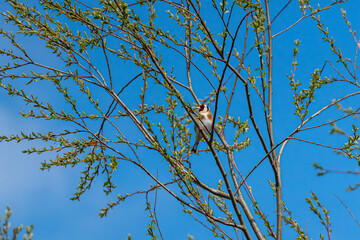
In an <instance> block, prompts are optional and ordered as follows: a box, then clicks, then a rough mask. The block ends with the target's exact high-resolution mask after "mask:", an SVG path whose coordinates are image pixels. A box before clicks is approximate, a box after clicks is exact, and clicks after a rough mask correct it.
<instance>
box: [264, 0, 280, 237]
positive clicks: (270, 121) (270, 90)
mask: <svg viewBox="0 0 360 240" xmlns="http://www.w3.org/2000/svg"><path fill="white" fill-rule="evenodd" d="M265 8H266V21H267V34H268V42H269V47H268V51H267V56H268V57H267V58H268V116H267V119H268V128H269V129H268V133H269V139H270V148H271V149H272V148H274V129H273V109H272V106H273V99H272V97H273V88H272V87H273V82H272V65H273V56H272V33H271V20H270V9H269V0H265ZM272 158H273V164H274V165H275V168H276V169H275V184H276V222H277V228H276V236H277V240H281V239H282V221H283V220H282V216H283V214H282V186H281V168H280V159H279V160H278V159H277V158H276V150H274V151H272Z"/></svg>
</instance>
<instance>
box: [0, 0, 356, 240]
mask: <svg viewBox="0 0 360 240" xmlns="http://www.w3.org/2000/svg"><path fill="white" fill-rule="evenodd" d="M6 2H7V4H9V5H11V7H12V9H13V10H12V11H9V12H3V13H1V14H2V16H3V17H4V19H5V21H6V23H7V24H10V23H11V24H14V25H15V26H16V28H17V29H18V30H17V32H16V34H13V33H11V32H10V31H7V30H1V32H0V33H1V34H2V36H3V37H4V38H7V39H8V41H9V42H10V43H11V44H12V48H11V49H5V50H0V54H1V55H2V56H3V57H8V58H9V59H10V60H9V63H8V64H5V65H3V66H2V68H1V70H0V74H1V75H0V76H1V87H2V88H3V89H5V90H6V91H7V92H8V94H9V95H12V96H17V97H20V98H21V99H22V100H23V101H24V102H25V103H26V104H27V105H28V106H30V109H29V110H28V111H22V112H20V114H21V115H22V116H23V117H25V118H30V119H33V118H35V119H39V120H40V121H41V120H54V121H58V122H65V124H64V125H61V124H59V127H58V128H57V129H54V131H52V132H46V133H44V132H42V133H40V132H36V133H34V132H32V133H31V132H28V131H23V132H21V134H18V135H11V136H2V137H1V140H2V141H18V142H19V141H23V140H31V141H32V140H38V141H41V142H42V143H43V144H44V145H43V147H41V148H36V147H33V148H30V149H28V150H25V151H24V152H25V153H28V154H33V153H39V154H40V153H47V152H54V153H55V154H54V157H53V158H52V159H50V160H48V161H45V162H43V163H42V169H44V170H45V169H50V168H52V167H54V166H65V167H66V166H75V165H84V166H85V169H84V171H82V177H81V179H80V182H79V186H78V188H77V191H76V193H75V194H74V196H73V198H72V199H73V200H79V199H80V197H81V196H82V195H83V194H84V193H85V192H86V191H87V190H88V189H90V188H91V186H92V184H93V182H94V180H95V179H96V178H97V177H98V176H99V175H104V176H105V177H106V180H105V181H104V192H105V193H106V194H110V193H112V192H113V191H114V188H115V187H116V185H117V184H116V183H115V182H114V181H113V180H112V178H113V177H114V175H116V174H117V170H118V169H119V168H120V167H121V168H123V167H126V166H127V165H126V164H124V163H130V164H131V165H134V166H136V167H137V168H139V169H140V170H141V171H142V173H143V174H144V175H147V176H148V177H149V178H150V179H151V180H152V181H153V184H151V186H150V187H149V188H148V189H146V190H138V189H137V190H134V193H131V194H125V195H124V194H123V195H119V196H118V197H117V199H116V200H115V201H111V203H109V204H108V205H107V206H106V207H105V208H103V209H102V210H101V213H100V216H101V217H103V216H106V215H107V214H108V212H109V210H110V209H112V208H114V207H115V206H117V205H119V204H120V203H121V202H123V201H125V200H128V197H129V196H134V195H140V194H145V195H146V203H147V210H148V211H149V215H150V218H151V223H150V224H149V225H148V235H150V236H151V237H152V238H153V239H156V238H157V237H160V238H162V239H165V238H166V237H165V236H162V233H161V230H160V225H159V224H158V220H157V216H156V208H155V206H156V198H157V192H158V191H160V190H161V191H165V192H167V193H168V194H169V195H171V196H172V197H173V198H175V199H176V200H177V201H178V202H179V204H181V205H182V206H183V210H184V212H185V213H187V214H190V215H191V216H193V218H194V220H195V221H197V222H199V223H200V224H201V225H203V226H204V227H205V229H208V230H209V231H211V232H212V233H213V234H214V236H216V237H220V238H224V239H235V238H240V236H244V237H245V238H246V239H252V238H257V239H265V236H266V235H268V236H270V238H274V239H278V240H280V239H283V237H282V233H283V228H284V227H283V223H285V224H288V225H289V226H290V227H292V228H294V230H295V231H296V233H297V236H298V238H299V239H309V237H308V234H307V232H306V231H305V230H303V228H301V227H300V226H299V224H298V223H297V222H296V220H295V219H294V218H293V217H292V214H291V211H290V210H289V209H288V207H287V206H286V205H285V203H284V201H285V202H286V196H283V185H284V183H282V176H281V173H282V166H281V163H282V162H283V161H284V159H283V153H284V150H285V149H286V146H287V144H288V143H289V142H290V141H294V142H297V143H298V142H306V143H310V144H312V145H316V146H321V147H326V148H330V149H333V150H336V151H338V152H341V153H343V154H344V155H345V156H346V157H347V158H349V159H354V160H356V162H357V163H358V162H359V161H360V160H359V155H358V154H357V153H356V151H357V140H358V138H359V135H358V134H357V130H358V128H357V127H356V125H353V128H352V130H351V133H349V134H347V135H346V138H347V139H346V140H345V144H344V145H343V146H339V145H338V144H336V142H335V143H330V144H327V143H321V142H318V140H319V139H318V138H317V136H316V135H314V134H310V135H309V134H308V133H307V132H310V131H314V133H318V132H317V131H318V129H322V128H326V127H329V126H331V125H333V130H334V129H335V127H336V126H335V125H334V124H335V123H336V122H339V121H340V120H344V119H349V118H348V117H350V116H356V114H357V113H358V110H359V108H357V107H355V108H356V110H352V111H345V115H344V116H341V117H337V116H338V114H339V112H338V111H337V110H336V106H340V105H339V104H340V103H342V102H343V101H345V100H348V99H356V97H357V95H359V94H360V91H358V87H359V84H358V82H357V72H358V65H357V63H356V56H357V46H358V45H357V44H358V41H357V39H356V36H355V31H353V30H352V28H351V24H350V22H349V21H348V20H347V17H346V12H345V11H344V10H343V11H342V16H343V19H344V20H345V23H347V24H348V26H347V27H348V29H350V34H351V35H352V36H353V37H354V40H353V41H355V43H356V46H355V50H356V56H355V59H354V60H351V59H350V58H349V57H347V56H346V57H345V56H344V55H343V54H342V51H341V50H340V47H338V46H337V45H336V44H335V41H334V40H333V38H332V37H331V35H330V33H329V30H328V29H327V28H326V27H325V25H324V23H323V20H322V18H320V14H322V13H324V14H325V13H326V12H327V11H331V10H332V9H333V8H335V9H338V5H341V4H343V3H344V2H345V1H343V0H335V1H328V3H327V4H324V3H323V2H320V3H321V5H317V3H310V2H309V1H305V0H301V1H300V0H299V1H298V7H299V9H300V12H301V17H300V18H299V19H297V20H295V21H294V22H293V23H290V24H289V23H288V22H286V23H287V24H286V27H284V28H283V29H282V30H280V31H278V32H277V33H274V32H273V29H274V28H275V27H276V29H277V30H279V29H278V27H277V26H276V25H275V23H276V19H277V18H278V17H279V16H280V15H281V14H282V13H283V11H286V10H287V7H288V5H289V4H290V3H291V2H292V1H291V0H290V1H288V2H285V3H284V5H283V7H282V8H281V9H278V10H276V9H272V8H271V7H272V5H271V3H269V1H268V0H264V1H250V0H235V1H211V2H210V1H209V2H205V1H203V2H200V1H192V0H187V1H178V2H177V1H167V0H158V1H148V0H145V1H120V0H114V1H108V0H100V1H98V2H95V1H94V2H91V3H87V2H85V1H83V2H82V1H77V0H76V1H70V0H64V1H61V2H56V1H52V0H42V1H40V2H39V3H40V4H39V5H38V7H37V8H35V7H29V6H27V5H26V4H23V3H19V2H18V1H12V0H9V1H6ZM315 6H316V7H315ZM331 14H332V15H330V17H331V16H333V15H334V14H335V13H331ZM325 16H329V15H325ZM289 18H290V19H291V17H289ZM308 20H312V24H313V25H314V26H316V27H317V28H318V30H319V31H320V33H321V34H322V38H323V39H324V41H325V42H326V44H327V45H328V49H329V51H328V53H327V55H325V56H324V60H322V62H321V63H320V65H319V66H318V65H317V64H319V63H314V64H313V65H312V66H311V67H312V69H313V71H312V72H311V73H310V74H307V75H306V74H303V73H301V74H298V71H297V69H298V64H299V63H298V58H299V52H301V44H300V43H301V41H300V40H296V39H293V40H291V41H292V42H294V45H293V47H292V48H293V51H292V56H293V61H292V63H291V62H290V63H288V62H286V63H282V61H281V60H282V59H281V56H282V54H283V53H282V52H281V51H280V50H281V49H277V51H275V50H274V43H273V41H274V40H275V39H276V38H277V37H281V36H284V35H286V34H288V33H289V32H290V31H293V29H295V28H297V29H298V28H299V25H300V24H301V23H302V22H304V21H308ZM289 22H290V20H289ZM23 36H25V37H29V38H37V39H39V40H42V41H43V42H44V43H45V44H46V47H47V48H48V49H50V50H51V54H52V55H53V56H56V57H57V60H58V61H59V62H61V64H60V63H59V62H58V63H57V64H53V63H51V64H48V63H46V62H42V61H39V57H38V56H36V54H34V52H32V50H31V49H28V48H24V47H22V44H21V41H23V40H24V39H23ZM299 38H301V36H299ZM294 40H295V41H294ZM309 58H310V57H308V58H307V59H306V61H311V59H309ZM274 59H276V62H275V61H274ZM279 62H280V63H281V64H288V65H291V66H292V71H291V73H288V74H287V80H286V81H285V80H284V79H285V78H284V76H285V74H286V73H284V72H281V78H279V76H280V74H276V75H275V70H276V71H278V68H279V67H277V66H275V64H279ZM315 65H316V66H315ZM298 75H300V77H298ZM309 75H310V78H309V77H308V76H309ZM280 79H281V80H280ZM287 87H288V88H287ZM324 88H325V90H324ZM37 89H46V92H37V91H36V90H37ZM332 89H335V90H334V91H336V93H334V91H333V90H332ZM54 90H56V94H57V96H62V98H63V100H62V101H64V102H65V103H66V104H60V105H59V104H56V99H55V97H54V96H49V95H48V92H52V91H54ZM284 91H287V92H290V91H291V95H292V98H293V99H292V105H293V109H292V110H291V112H282V113H277V118H274V116H275V115H276V111H280V109H281V104H284V106H288V104H289V101H290V99H289V98H288V97H284ZM31 92H32V93H31ZM329 93H331V94H332V95H330V99H326V100H327V102H326V103H323V101H322V100H320V101H319V103H318V102H315V99H317V98H320V99H322V98H323V97H324V96H326V97H329V96H328V94H329ZM331 98H336V99H335V100H333V101H329V100H331ZM282 99H286V100H285V101H281V100H282ZM203 103H206V104H208V105H210V107H211V110H212V113H213V116H214V119H215V121H214V124H213V126H212V129H211V131H207V130H206V129H204V128H201V126H202V122H201V121H199V119H198V117H197V111H196V107H197V106H198V105H200V104H203ZM275 103H276V104H275ZM279 103H281V104H279ZM285 104H286V105H285ZM240 105H241V106H240ZM351 105H356V102H355V101H352V102H351ZM328 112H330V113H331V115H330V116H331V118H332V120H328V119H326V116H328V115H326V114H327V113H328ZM294 114H295V117H294ZM323 115H324V117H321V116H323ZM273 119H274V120H273ZM289 119H290V120H289ZM318 119H320V120H318ZM355 120H356V119H355ZM289 121H290V122H291V128H292V131H290V132H289V133H287V134H286V136H284V137H279V136H280V135H284V134H280V132H281V130H282V126H283V125H284V124H287V123H288V122H289ZM351 123H352V122H351ZM351 123H350V125H351ZM193 124H194V125H196V126H197V127H200V129H202V130H201V134H202V135H203V136H204V141H205V144H204V143H203V144H200V146H199V148H200V151H199V153H191V151H190V149H191V145H192V144H193V141H194V137H191V136H192V132H193V131H192V127H193V126H192V125H193ZM346 124H348V122H346ZM343 127H344V128H347V125H344V126H343ZM60 128H63V129H60ZM336 129H337V128H336ZM334 131H335V130H334ZM277 134H279V135H277ZM309 136H310V137H311V139H310V140H308V139H305V138H306V137H309ZM250 139H251V140H250ZM298 144H299V143H298ZM260 151H261V154H260ZM244 152H245V153H244ZM202 157H205V158H207V161H208V162H209V164H213V163H215V164H214V167H216V170H217V172H216V174H214V175H212V176H206V175H204V174H203V173H201V172H200V170H201V169H199V168H195V167H194V161H196V159H199V158H202ZM245 157H246V158H248V159H255V160H252V161H248V162H247V163H246V161H243V160H242V159H244V158H245ZM240 160H241V164H242V165H241V166H240V164H239V162H240ZM266 162H267V163H266ZM266 164H267V168H268V171H267V172H266V175H265V176H262V177H263V178H264V179H268V180H269V185H262V186H257V187H256V188H252V187H251V186H250V185H249V184H248V183H247V180H248V178H249V176H251V175H252V174H254V172H256V171H257V170H258V167H259V166H260V165H261V166H263V165H266ZM244 165H246V169H249V170H248V171H247V172H246V171H245V170H243V169H244V168H245V166H244ZM165 167H166V168H167V169H165ZM315 167H316V168H317V169H320V170H324V168H323V167H321V166H320V165H319V164H315ZM215 182H217V184H215ZM285 184H286V183H285ZM271 187H272V189H273V194H274V195H275V204H274V206H275V209H276V213H275V214H274V215H270V217H268V215H267V214H273V213H272V211H271V209H263V207H262V206H263V203H262V202H258V201H257V200H256V199H255V197H254V195H256V194H254V192H257V193H261V192H264V191H267V190H266V189H269V188H271ZM149 194H153V195H154V196H155V201H154V202H151V201H150V200H149V199H148V195H149ZM267 194H268V193H267ZM270 197H271V194H268V198H270ZM306 201H307V202H308V203H309V206H310V210H311V211H312V212H314V213H315V214H316V215H317V216H318V217H319V218H320V222H321V224H322V225H323V226H324V227H325V229H326V234H327V236H328V239H330V237H331V231H332V229H331V223H330V220H329V215H328V210H326V208H325V207H324V206H323V205H322V204H321V203H320V200H319V198H318V197H317V195H316V194H315V193H312V194H311V198H307V200H306ZM265 212H266V214H265ZM257 218H259V219H257ZM322 238H323V237H322Z"/></svg>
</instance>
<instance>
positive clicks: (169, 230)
mask: <svg viewBox="0 0 360 240" xmlns="http://www.w3.org/2000/svg"><path fill="white" fill-rule="evenodd" d="M27 2H31V1H27ZM287 2H288V1H287V0H286V1H284V0H281V1H280V0H279V1H270V4H271V5H272V9H273V11H272V12H271V15H272V16H274V15H275V14H276V13H277V12H278V11H279V10H280V9H281V8H282V7H283V6H284V5H285V4H286V3H287ZM322 2H326V3H328V2H330V1H322ZM297 4H298V3H297V1H295V0H293V1H292V3H291V4H290V5H289V7H288V8H287V9H286V10H285V11H284V12H283V13H282V14H281V15H280V16H279V17H278V19H277V20H276V21H275V22H274V24H273V29H272V30H273V33H277V32H279V31H280V30H282V29H284V28H285V27H286V26H289V25H290V24H292V23H294V22H295V21H296V20H297V19H298V18H299V17H301V13H300V11H299V10H298V7H297ZM324 5H325V3H324ZM3 6H5V3H4V2H2V4H1V7H0V9H1V11H5V10H8V9H9V8H8V7H7V6H6V7H5V8H4V7H3ZM340 8H344V9H345V10H346V11H347V16H348V19H349V20H350V21H351V22H352V27H353V29H355V30H356V29H360V15H359V14H358V10H359V9H360V2H359V1H356V0H353V1H349V2H348V3H345V4H343V5H342V6H341V7H334V8H333V9H331V10H330V11H329V12H328V13H324V14H321V16H323V17H322V19H323V20H324V23H325V24H326V25H327V26H328V27H329V32H330V35H331V36H334V38H335V39H336V40H337V43H338V45H339V46H340V47H341V49H342V51H343V53H344V55H346V56H347V57H349V58H351V59H354V57H355V49H356V48H355V43H354V40H353V39H352V36H351V35H350V34H349V32H348V28H347V26H346V24H345V23H344V21H343V20H342V18H341V12H340ZM2 25H3V24H2ZM4 28H5V29H11V28H12V27H11V26H4ZM321 37H322V35H321V34H320V32H319V31H318V30H317V29H316V26H315V24H314V22H313V21H312V20H311V19H310V18H308V19H306V20H305V21H304V22H303V23H301V24H299V25H298V26H296V27H295V28H294V29H292V30H290V31H288V32H287V33H285V34H283V35H280V36H278V37H276V38H275V39H274V51H273V52H274V89H275V91H274V106H275V107H274V125H275V129H276V130H275V138H276V141H279V140H282V138H283V137H285V136H287V134H289V133H290V132H291V131H292V130H293V129H294V128H295V127H296V126H297V125H298V121H297V120H296V118H295V117H294V115H293V112H294V109H293V107H292V106H291V105H290V104H289V102H290V101H291V100H292V92H291V91H290V88H289V86H288V85H287V83H288V79H287V78H286V74H290V71H291V70H292V67H291V65H290V63H291V62H292V49H293V47H294V43H293V42H294V40H295V39H299V40H300V41H301V46H300V48H299V49H300V53H299V56H298V62H299V69H298V72H297V77H298V79H300V80H302V81H304V82H306V80H308V79H309V77H310V73H311V72H313V71H314V69H316V68H321V67H322V65H323V63H324V60H325V59H331V60H334V59H335V58H334V56H333V55H332V54H330V51H329V48H328V47H327V45H326V44H324V43H323V41H322V39H321ZM23 43H24V46H26V47H28V48H30V49H31V51H32V52H33V53H34V52H36V54H37V57H38V59H39V60H41V61H46V62H47V63H52V62H53V64H54V65H57V66H61V65H59V63H58V62H57V61H56V59H55V58H54V57H49V54H48V53H49V51H47V50H45V48H44V44H43V43H42V42H40V41H38V40H35V39H34V38H28V39H27V40H26V41H23ZM0 46H1V48H2V49H3V48H6V47H7V46H9V45H8V42H6V41H5V40H4V39H0ZM99 61H100V60H99ZM168 61H170V63H171V64H173V65H175V66H176V65H177V64H178V62H177V61H178V60H177V59H176V58H171V57H169V59H168ZM171 61H172V62H171ZM6 62H7V60H6V59H4V58H3V57H1V58H0V63H1V64H4V63H6ZM248 63H249V62H248ZM130 70H131V69H130ZM33 90H34V89H33ZM349 90H350V89H344V88H335V90H334V86H331V87H325V88H324V89H321V90H320V91H319V93H320V95H319V96H318V98H316V104H317V105H316V106H317V107H316V108H313V109H311V111H313V112H314V111H316V110H318V109H319V108H320V107H321V106H324V105H326V104H328V103H329V102H330V101H331V100H332V99H334V98H336V97H339V96H341V95H342V94H343V93H345V92H348V91H349ZM35 91H38V92H41V93H42V94H43V96H45V97H47V98H52V100H53V101H54V102H55V103H56V104H59V105H61V104H62V100H61V98H59V97H56V96H53V95H52V94H54V93H55V92H53V91H49V92H48V90H46V92H44V91H45V88H39V89H35ZM150 97H153V98H154V99H155V98H156V96H150ZM128 100H129V102H130V101H131V100H132V99H128ZM358 100H359V99H353V100H352V101H347V102H344V105H345V106H353V107H354V108H355V107H356V106H358V102H359V101H358ZM210 107H211V106H210ZM238 107H239V109H237V111H238V112H239V116H240V117H241V119H242V120H245V119H247V118H248V114H247V109H246V107H245V106H244V107H242V106H241V104H239V106H238ZM23 109H27V107H25V106H24V105H23V103H22V101H21V100H20V99H16V98H13V97H11V98H10V97H9V96H8V95H7V94H6V92H5V91H3V90H0V125H1V126H2V127H1V128H0V135H10V134H13V133H19V131H20V130H23V131H25V132H26V131H28V132H31V131H34V132H38V131H39V132H49V131H53V129H54V128H56V127H61V128H63V127H64V126H62V125H61V126H59V125H58V124H59V123H55V122H42V121H37V120H31V119H23V118H21V116H19V114H18V112H19V110H23ZM256 110H258V111H261V109H260V108H259V109H256ZM340 115H341V114H340V113H339V114H338V116H340ZM333 118H334V117H333V116H331V115H324V117H323V118H320V119H318V120H316V121H315V122H314V123H313V124H314V125H315V124H316V122H321V121H327V120H331V119H333ZM344 123H348V122H344ZM191 129H192V126H191ZM347 129H348V127H347ZM329 130H330V128H323V129H320V130H316V131H312V132H309V133H303V134H302V135H300V136H301V137H303V138H305V139H315V140H317V141H318V142H321V143H332V144H334V145H337V146H341V144H342V143H343V141H344V138H339V139H337V138H336V137H334V136H330V135H329V134H328V132H329ZM132 131H133V130H132V128H129V129H128V132H127V133H128V134H132ZM133 132H134V133H133V134H134V136H136V135H135V134H137V133H136V132H135V131H133ZM300 136H299V137H300ZM34 144H35V146H41V143H29V142H23V143H19V144H16V143H5V142H4V143H1V144H0V152H1V155H0V164H1V168H0V213H1V214H0V215H2V216H3V215H4V214H3V212H4V210H5V208H6V206H7V205H10V207H11V208H12V210H13V212H14V215H13V217H12V220H11V222H12V225H13V226H17V225H19V224H24V225H30V224H33V225H34V226H35V228H34V231H33V232H34V235H35V236H34V239H39V240H63V239H88V240H92V239H94V240H95V239H110V240H112V239H126V237H127V235H128V234H129V233H131V234H132V236H133V239H146V238H148V237H145V235H146V227H145V225H148V224H149V223H150V219H149V218H148V212H147V211H145V208H146V205H145V196H144V195H138V196H135V197H132V198H129V199H128V200H127V201H125V202H123V203H122V204H120V205H119V206H118V207H116V208H115V209H113V210H111V212H110V213H109V215H108V217H106V218H102V219H100V217H99V216H98V213H99V211H100V209H101V208H103V207H105V205H106V204H107V203H108V202H109V200H111V199H112V200H115V199H116V196H117V194H118V193H121V194H125V193H132V192H135V191H136V190H145V189H146V187H147V186H149V184H154V183H153V182H151V181H149V179H148V178H146V177H143V176H142V175H141V173H140V171H139V170H137V169H136V168H134V167H132V166H130V165H129V164H122V165H121V167H120V168H119V169H118V170H117V173H116V174H115V178H114V181H116V183H117V186H118V187H117V189H116V190H115V191H114V194H112V195H110V196H105V194H104V193H103V192H102V183H103V180H104V179H105V178H104V177H99V178H98V179H97V180H96V182H95V184H94V185H93V187H92V189H91V190H90V191H88V192H87V193H86V194H85V195H84V196H83V197H82V198H81V201H80V202H78V201H71V200H69V198H71V197H72V195H73V193H74V192H75V189H76V187H77V184H78V181H79V178H80V174H79V173H80V171H82V170H83V167H82V166H76V167H74V168H69V167H68V168H59V167H58V168H52V169H51V170H50V171H41V170H40V169H39V168H40V166H41V162H42V161H43V160H44V159H47V158H48V157H50V156H53V155H46V154H44V155H30V156H28V155H25V154H22V153H21V150H23V149H26V148H28V147H30V146H34ZM258 146H259V145H258V142H256V140H254V142H253V144H252V146H251V147H250V148H248V149H246V150H244V151H242V152H241V153H239V154H238V155H236V158H237V163H238V166H239V167H240V170H241V172H242V173H243V174H246V173H247V172H248V171H249V170H250V169H251V168H252V167H253V166H254V164H256V163H257V161H258V160H259V159H261V157H262V154H263V153H262V152H261V151H258V152H259V153H258V154H257V155H256V154H255V155H254V154H253V153H254V151H255V152H256V151H257V149H259V147H258ZM199 147H204V143H202V144H200V146H199ZM143 157H144V161H148V160H151V159H152V158H154V156H149V157H147V158H146V156H143ZM192 158H193V159H192V161H193V165H192V167H193V169H194V172H195V173H196V174H198V175H199V176H201V178H202V179H206V180H207V181H208V182H211V183H212V184H213V186H215V184H216V182H217V180H218V179H216V178H212V176H215V175H217V174H218V173H215V172H216V171H217V170H216V165H215V163H214V162H210V163H209V159H207V158H206V157H204V156H193V157H192ZM211 161H212V160H211ZM313 162H319V163H321V164H322V165H324V166H326V167H328V168H329V169H337V170H347V169H352V170H354V169H356V168H357V164H356V163H355V161H353V160H351V161H349V160H347V159H345V158H342V157H340V156H338V155H336V154H334V153H333V152H332V151H331V150H328V149H324V148H320V147H314V146H312V145H309V144H306V143H299V142H294V141H293V142H290V143H289V144H288V145H287V148H286V150H285V152H284V156H283V162H282V169H283V175H282V178H283V195H284V201H285V203H286V205H287V206H288V207H289V208H290V209H292V210H293V214H294V218H295V219H297V220H298V222H299V223H300V224H301V226H302V227H303V228H307V226H308V233H309V235H310V237H312V238H313V239H317V238H319V234H320V233H322V234H325V231H324V229H323V228H322V227H321V226H320V224H319V223H318V220H317V218H316V216H315V215H313V214H311V213H310V212H309V211H308V205H307V204H306V202H305V200H304V198H305V197H310V193H311V191H314V192H315V193H316V194H317V196H318V197H319V198H320V200H321V202H322V203H323V204H324V205H325V207H326V208H327V209H329V210H330V216H331V221H332V227H333V234H332V235H333V238H332V239H358V236H360V227H359V226H358V225H356V223H355V221H353V219H352V218H351V216H350V215H349V213H348V212H347V211H346V209H345V208H344V207H343V206H342V205H341V204H340V203H339V201H338V200H337V199H336V198H335V197H334V195H333V193H335V194H337V195H338V196H339V197H340V198H341V199H342V200H343V201H344V203H346V205H347V206H348V207H349V208H350V209H351V211H352V212H353V214H354V215H355V216H357V217H358V219H360V205H359V204H358V202H359V197H360V192H359V191H353V192H345V191H344V189H345V188H346V187H347V186H348V185H349V184H353V183H355V182H357V181H358V182H360V181H359V178H356V177H353V176H348V175H333V174H329V175H327V176H324V177H317V176H316V172H315V170H314V169H313V167H312V163H313ZM156 164H158V165H157V166H156V167H158V168H159V169H160V171H161V170H164V171H166V169H167V167H166V163H165V162H164V161H161V160H159V159H158V160H157V161H156ZM268 176H271V175H270V167H269V165H268V163H264V164H262V165H261V166H260V167H259V168H258V169H257V170H256V171H255V172H254V174H252V175H251V177H250V178H249V180H248V184H249V185H251V186H252V188H253V190H254V194H255V197H256V199H257V201H258V202H259V204H260V206H261V208H262V209H263V210H264V211H265V213H267V214H268V215H275V214H274V212H275V207H274V206H275V198H274V197H272V196H271V189H270V187H267V179H268V178H270V179H272V177H268ZM134 179H136V181H134ZM265 186H266V187H265ZM256 189H262V190H261V191H256ZM264 189H265V190H264ZM150 198H154V195H150ZM157 214H158V220H159V223H160V227H161V230H162V234H163V236H164V238H165V239H174V240H177V239H179V240H180V239H187V234H190V235H193V236H194V238H195V239H196V240H202V239H212V235H211V234H210V232H208V231H207V230H205V229H203V227H202V226H201V225H200V224H199V223H197V222H195V221H194V220H193V218H192V217H191V216H189V215H187V214H184V213H182V207H181V206H180V205H179V204H178V202H177V201H175V200H174V199H173V198H171V197H170V196H169V195H168V194H167V193H165V192H164V191H159V192H158V201H157ZM269 220H270V221H271V223H273V224H275V222H276V221H275V219H274V218H270V219H269ZM259 222H260V221H259ZM295 238H296V235H295V234H294V232H293V230H290V229H289V228H288V227H287V226H284V239H295Z"/></svg>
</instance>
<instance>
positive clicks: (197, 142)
mask: <svg viewBox="0 0 360 240" xmlns="http://www.w3.org/2000/svg"><path fill="white" fill-rule="evenodd" d="M200 140H201V138H199V137H197V136H196V139H195V143H194V146H193V147H192V149H191V151H192V152H194V153H196V151H197V147H198V145H199V142H200Z"/></svg>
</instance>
